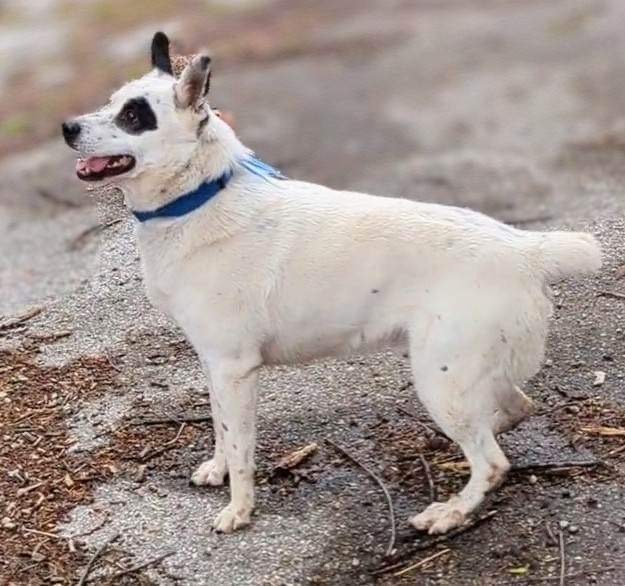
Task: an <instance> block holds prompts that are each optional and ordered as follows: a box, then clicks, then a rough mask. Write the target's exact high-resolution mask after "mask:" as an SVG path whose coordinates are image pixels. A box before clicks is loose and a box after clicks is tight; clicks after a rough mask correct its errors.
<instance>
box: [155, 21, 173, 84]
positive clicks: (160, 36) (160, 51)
mask: <svg viewBox="0 0 625 586" xmlns="http://www.w3.org/2000/svg"><path fill="white" fill-rule="evenodd" d="M152 67H156V69H159V70H160V71H162V72H163V73H169V75H173V74H174V71H173V69H172V67H171V59H170V58H169V39H168V38H167V35H166V34H165V33H162V32H160V31H159V32H157V33H156V34H155V35H154V38H153V39H152Z"/></svg>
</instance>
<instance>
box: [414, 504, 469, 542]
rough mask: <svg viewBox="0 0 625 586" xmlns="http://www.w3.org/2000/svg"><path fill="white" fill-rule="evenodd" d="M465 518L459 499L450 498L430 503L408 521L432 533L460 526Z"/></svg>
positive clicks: (420, 529) (417, 527) (419, 528)
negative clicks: (445, 500)
mask: <svg viewBox="0 0 625 586" xmlns="http://www.w3.org/2000/svg"><path fill="white" fill-rule="evenodd" d="M465 519H466V515H465V513H464V511H463V510H462V508H461V506H460V503H459V501H458V500H456V499H451V500H449V501H447V502H446V503H432V504H431V505H430V506H429V507H428V508H427V509H425V511H423V512H422V513H419V514H418V515H415V516H414V517H411V518H410V519H409V521H410V523H411V525H412V526H413V527H414V528H415V529H418V530H419V531H427V532H428V533H429V534H430V535H434V534H437V533H447V531H449V530H450V529H454V528H456V527H460V526H461V525H463V524H464V522H465Z"/></svg>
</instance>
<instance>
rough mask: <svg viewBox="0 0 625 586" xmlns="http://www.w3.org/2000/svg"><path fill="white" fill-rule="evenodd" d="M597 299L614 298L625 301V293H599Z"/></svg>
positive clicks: (604, 291) (603, 291)
mask: <svg viewBox="0 0 625 586" xmlns="http://www.w3.org/2000/svg"><path fill="white" fill-rule="evenodd" d="M597 297H612V298H614V299H625V293H619V292H618V291H606V290H602V291H597Z"/></svg>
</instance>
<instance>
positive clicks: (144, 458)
mask: <svg viewBox="0 0 625 586" xmlns="http://www.w3.org/2000/svg"><path fill="white" fill-rule="evenodd" d="M186 426H187V424H186V423H182V424H181V425H180V428H179V429H178V433H177V434H176V437H174V439H171V440H169V441H168V442H167V443H164V444H163V447H162V448H160V449H158V450H154V451H153V452H151V453H150V452H148V453H147V454H145V455H143V456H141V461H142V462H144V463H145V462H147V461H148V460H151V459H152V458H155V457H156V456H160V455H161V454H163V453H164V452H166V451H167V450H168V449H169V448H171V447H172V446H173V445H174V444H175V443H176V442H177V441H178V439H179V438H180V435H181V434H182V432H183V431H184V428H185V427H186Z"/></svg>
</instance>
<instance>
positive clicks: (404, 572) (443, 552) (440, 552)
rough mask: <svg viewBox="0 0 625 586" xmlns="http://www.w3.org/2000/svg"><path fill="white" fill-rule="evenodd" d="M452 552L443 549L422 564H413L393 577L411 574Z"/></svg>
mask: <svg viewBox="0 0 625 586" xmlns="http://www.w3.org/2000/svg"><path fill="white" fill-rule="evenodd" d="M450 551H451V549H449V548H448V547H446V548H445V549H441V550H440V551H437V552H436V553H435V554H432V555H431V556H429V557H426V558H424V559H422V560H421V561H420V562H417V563H416V564H412V565H411V566H408V567H407V568H404V569H403V570H399V572H395V573H394V574H393V576H402V575H403V574H406V573H408V572H411V571H412V570H416V569H417V568H421V567H423V566H425V565H426V564H429V563H430V562H432V561H434V560H435V559H437V558H439V557H441V556H442V555H445V554H447V553H449V552H450Z"/></svg>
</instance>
